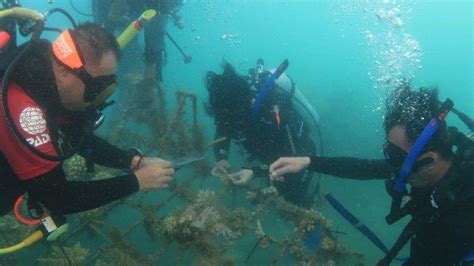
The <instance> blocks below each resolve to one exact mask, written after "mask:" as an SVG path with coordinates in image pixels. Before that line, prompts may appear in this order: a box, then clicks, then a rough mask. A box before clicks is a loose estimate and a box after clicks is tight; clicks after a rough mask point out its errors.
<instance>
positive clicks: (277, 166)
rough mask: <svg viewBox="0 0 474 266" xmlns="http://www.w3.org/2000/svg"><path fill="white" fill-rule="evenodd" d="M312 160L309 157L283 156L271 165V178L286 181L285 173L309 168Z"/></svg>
mask: <svg viewBox="0 0 474 266" xmlns="http://www.w3.org/2000/svg"><path fill="white" fill-rule="evenodd" d="M310 162H311V159H310V158H309V157H281V158H280V159H278V160H277V161H276V162H274V163H272V165H270V168H269V171H270V179H271V180H277V181H280V182H281V181H284V179H283V176H284V175H286V174H294V173H298V172H300V171H303V170H304V169H306V168H308V166H309V164H310Z"/></svg>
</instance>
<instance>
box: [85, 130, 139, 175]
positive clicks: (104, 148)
mask: <svg viewBox="0 0 474 266" xmlns="http://www.w3.org/2000/svg"><path fill="white" fill-rule="evenodd" d="M80 151H81V153H80V154H81V156H83V157H85V158H88V159H90V160H92V161H93V162H94V163H96V164H100V165H102V166H106V167H110V168H116V169H124V170H129V169H131V163H132V159H133V157H134V156H136V155H139V154H140V153H139V152H138V151H137V150H134V149H132V150H130V151H124V150H122V149H119V148H117V147H115V146H114V145H112V144H110V143H108V142H107V141H105V140H104V139H102V138H100V137H97V136H95V135H92V136H91V137H89V138H88V139H87V140H85V141H84V143H83V145H82V147H81V149H80Z"/></svg>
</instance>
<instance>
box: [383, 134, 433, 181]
mask: <svg viewBox="0 0 474 266" xmlns="http://www.w3.org/2000/svg"><path fill="white" fill-rule="evenodd" d="M383 154H384V156H385V160H386V161H387V163H388V164H389V165H390V166H391V167H393V169H394V170H395V172H396V173H397V174H398V173H399V172H400V169H401V168H402V166H403V163H404V162H405V160H406V159H407V157H408V152H406V151H404V150H403V149H402V148H400V147H398V146H397V145H395V144H393V143H392V142H390V141H387V143H385V145H384V149H383ZM432 162H433V158H431V157H428V158H424V159H421V160H417V161H416V162H415V163H414V164H413V168H412V172H413V173H414V172H417V171H418V170H419V169H420V168H421V167H423V166H425V165H428V164H430V163H432Z"/></svg>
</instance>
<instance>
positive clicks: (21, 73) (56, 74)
mask: <svg viewBox="0 0 474 266" xmlns="http://www.w3.org/2000/svg"><path fill="white" fill-rule="evenodd" d="M32 42H33V41H32ZM25 47H27V48H28V49H24V48H25ZM18 54H20V56H18ZM8 56H11V57H18V61H17V62H16V63H15V64H14V66H13V67H12V65H13V64H10V67H9V68H5V65H2V70H3V71H2V73H1V76H2V77H4V76H7V75H6V73H8V70H10V74H9V76H8V79H7V80H6V82H4V83H5V84H6V88H7V90H6V91H7V92H8V93H7V94H5V93H4V94H3V96H2V101H1V102H0V110H3V112H2V113H1V115H0V215H4V214H6V213H8V212H9V211H10V210H11V209H12V207H13V204H14V202H15V200H16V199H17V198H18V197H19V196H20V195H22V194H24V193H25V192H27V193H28V199H29V201H30V202H33V203H35V204H37V205H38V204H39V205H41V206H43V207H45V208H46V209H47V210H48V211H49V212H50V213H51V214H69V213H76V212H81V211H86V210H90V209H94V208H97V207H100V206H103V205H105V204H108V203H111V202H113V201H115V200H118V199H121V198H124V197H126V196H128V195H130V194H133V193H135V192H137V191H139V190H151V189H162V188H166V187H167V186H168V184H167V183H168V182H169V181H170V180H171V179H172V176H173V174H174V169H173V168H172V166H171V163H170V162H167V161H164V160H160V159H158V158H149V157H143V156H142V155H141V154H140V153H139V152H138V151H137V150H135V149H131V150H129V151H124V150H122V149H119V148H117V147H114V146H112V145H111V144H109V143H107V142H106V141H105V140H103V139H101V138H99V137H97V136H95V135H94V134H93V129H94V126H95V125H96V122H97V119H98V118H99V116H98V110H99V109H101V106H102V107H103V105H104V103H100V101H99V100H100V99H102V100H103V99H104V98H106V97H105V96H104V93H110V91H109V88H111V86H112V85H114V84H115V82H116V77H115V71H116V68H117V64H118V60H119V58H120V49H119V45H118V43H117V41H116V39H115V38H114V36H113V35H112V34H110V33H109V32H107V31H105V30H104V29H103V28H101V27H100V26H98V25H96V24H93V23H86V24H82V25H79V26H78V27H76V28H75V29H73V30H67V31H64V32H63V33H62V34H61V35H60V36H59V37H58V39H57V40H56V41H55V42H53V43H52V44H51V43H50V42H48V41H46V40H36V41H34V42H33V43H27V44H25V45H23V46H21V47H18V48H17V49H15V51H14V52H12V53H9V54H8ZM4 60H7V59H6V57H3V58H2V60H1V61H4ZM10 62H11V61H10ZM7 66H8V65H7ZM11 67H12V68H11ZM3 81H5V79H3ZM2 85H4V84H2ZM5 95H7V97H4V96H5ZM5 103H7V104H6V105H7V106H5ZM75 153H77V154H80V155H82V156H84V157H86V158H88V159H89V160H91V161H93V162H94V163H97V164H100V165H104V166H107V167H112V168H119V169H123V170H125V171H126V173H125V174H124V175H121V176H117V177H113V178H109V179H105V180H98V181H74V182H72V181H68V180H67V179H66V176H65V173H64V171H63V169H62V161H63V160H64V159H65V158H67V157H70V156H71V155H73V154H75Z"/></svg>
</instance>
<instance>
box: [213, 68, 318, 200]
mask: <svg viewBox="0 0 474 266" xmlns="http://www.w3.org/2000/svg"><path fill="white" fill-rule="evenodd" d="M223 68H224V71H223V73H222V74H217V73H215V72H208V73H207V76H206V87H207V89H208V93H209V104H208V113H209V114H210V115H211V116H213V117H214V119H215V124H216V133H215V137H216V139H218V138H222V137H226V138H227V139H226V141H223V142H220V143H219V144H217V145H215V146H214V152H215V156H216V159H217V161H218V162H219V163H218V166H219V167H220V168H226V165H227V164H228V162H227V160H228V157H229V148H230V144H231V140H235V141H236V142H237V143H239V144H240V146H241V147H243V148H244V149H245V151H246V152H247V154H248V155H249V157H250V158H249V162H253V161H258V162H259V163H261V164H262V165H269V164H270V163H271V162H272V161H274V160H276V159H277V158H278V157H280V156H298V155H299V156H303V155H307V156H312V155H316V145H315V142H314V141H313V139H312V138H311V134H310V130H309V123H307V122H306V121H305V120H304V119H303V117H302V116H301V113H298V112H297V109H296V107H295V104H294V102H293V100H292V99H293V96H292V94H291V93H293V92H294V91H295V90H296V88H295V86H294V82H293V81H291V79H290V78H289V77H288V76H286V75H284V74H283V75H282V76H280V78H278V79H277V80H276V81H275V82H274V83H273V84H272V86H271V87H269V89H268V93H267V94H266V95H265V99H264V100H263V101H262V106H261V108H260V110H259V111H258V113H256V114H254V113H253V112H252V106H253V103H254V102H255V99H256V98H257V95H258V93H259V90H260V88H261V87H262V84H263V83H264V82H265V80H266V79H268V77H269V76H271V73H272V72H271V71H266V70H264V69H263V61H261V60H260V61H259V64H258V67H257V68H256V69H253V70H252V71H251V72H252V73H251V75H250V76H241V75H239V74H237V72H236V71H235V70H234V68H233V67H232V66H231V65H230V64H229V63H227V62H226V63H224V66H223ZM300 102H302V101H300ZM306 108H307V109H312V108H311V107H306ZM260 169H261V168H259V167H255V168H253V172H255V173H252V171H250V170H242V171H240V172H238V174H237V176H236V179H237V180H235V183H237V184H241V183H245V182H248V180H249V179H250V178H251V176H252V175H253V174H256V175H259V176H262V175H266V169H265V170H263V171H261V170H260ZM294 175H295V177H294V178H290V177H288V182H286V183H281V182H278V183H275V184H274V185H275V186H276V188H277V189H278V191H279V193H280V194H281V195H283V197H285V199H287V200H288V201H290V202H292V203H295V204H298V205H301V206H306V207H308V206H311V204H312V197H311V196H312V195H310V193H308V187H309V184H310V181H311V176H309V175H307V174H306V173H301V174H294Z"/></svg>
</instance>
